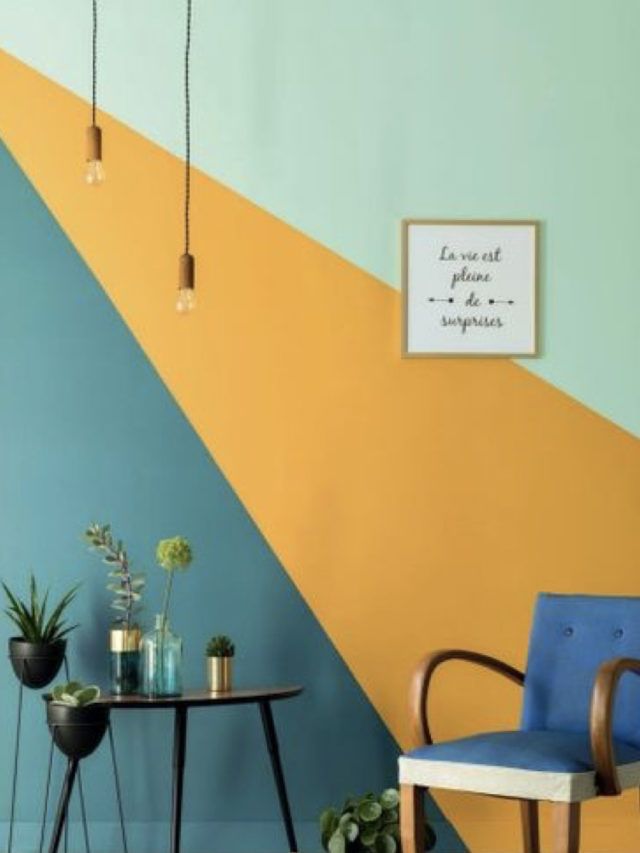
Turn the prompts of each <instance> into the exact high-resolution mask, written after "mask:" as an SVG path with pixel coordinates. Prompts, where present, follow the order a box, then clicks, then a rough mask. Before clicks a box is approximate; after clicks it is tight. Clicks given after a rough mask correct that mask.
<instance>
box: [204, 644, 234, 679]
mask: <svg viewBox="0 0 640 853" xmlns="http://www.w3.org/2000/svg"><path fill="white" fill-rule="evenodd" d="M235 651H236V648H235V646H234V644H233V642H232V640H231V638H230V637H227V636H226V634H218V635H217V636H215V637H211V639H210V640H209V642H208V643H207V678H208V681H209V690H210V692H211V693H225V692H226V691H228V690H231V685H232V681H233V656H234V654H235Z"/></svg>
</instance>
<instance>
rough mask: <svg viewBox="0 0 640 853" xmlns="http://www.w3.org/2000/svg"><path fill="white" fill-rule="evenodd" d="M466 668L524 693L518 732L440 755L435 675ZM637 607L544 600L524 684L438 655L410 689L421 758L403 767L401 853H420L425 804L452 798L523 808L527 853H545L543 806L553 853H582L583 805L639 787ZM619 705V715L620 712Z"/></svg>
mask: <svg viewBox="0 0 640 853" xmlns="http://www.w3.org/2000/svg"><path fill="white" fill-rule="evenodd" d="M448 660H463V661H468V662H470V663H475V664H478V665H480V666H483V667H487V668H488V669H490V670H493V671H495V672H496V673H499V674H501V675H503V676H505V677H507V678H509V679H511V680H512V681H515V682H517V683H519V684H521V685H522V686H523V688H524V696H523V710H522V719H521V723H520V728H519V729H518V730H517V731H508V732H491V733H488V734H479V735H474V736H472V737H466V738H462V739H460V740H454V741H446V742H443V743H438V744H434V743H433V740H432V738H431V732H430V729H429V720H428V714H427V703H428V694H429V686H430V684H431V679H432V676H433V673H434V672H435V670H436V669H437V668H438V667H439V666H440V665H441V664H442V663H444V662H445V661H448ZM628 671H631V672H635V673H640V598H630V597H613V596H589V595H548V594H543V595H540V596H539V598H538V602H537V605H536V611H535V615H534V621H533V629H532V632H531V638H530V643H529V657H528V663H527V671H526V674H524V673H522V672H519V671H518V670H517V669H514V668H513V667H511V666H509V665H508V664H505V663H503V662H502V661H499V660H497V659H496V658H492V657H489V656H488V655H481V654H477V653H474V652H467V651H462V650H459V649H448V650H444V651H439V652H434V653H433V654H430V655H428V656H427V657H426V658H424V660H423V661H421V663H420V664H419V666H418V667H417V669H416V672H415V675H414V677H413V681H412V685H411V700H410V701H411V711H412V714H413V721H414V729H415V735H416V740H417V742H418V744H419V745H418V747H417V749H414V750H413V751H412V752H408V753H406V754H405V755H403V756H401V758H400V762H399V764H400V767H399V771H400V790H401V806H400V810H401V816H400V817H401V836H402V849H403V853H423V851H424V839H423V837H422V835H421V832H422V827H423V826H424V812H423V809H424V792H425V791H426V789H428V788H448V789H450V790H457V791H469V792H476V793H479V794H489V795H491V796H497V797H508V798H511V799H517V800H519V801H520V808H521V816H522V827H523V837H524V850H525V853H539V851H540V841H539V832H538V802H539V801H541V800H546V801H550V802H551V803H553V824H554V828H553V838H554V853H579V847H580V804H581V803H582V802H583V801H584V800H589V799H592V798H594V797H599V796H616V795H618V794H620V792H621V791H622V790H623V789H625V788H637V787H639V786H640V678H636V677H635V675H634V676H632V677H629V678H626V679H625V680H624V681H622V682H621V683H620V684H619V683H618V682H619V681H620V677H621V675H623V673H625V672H628ZM614 699H615V709H614Z"/></svg>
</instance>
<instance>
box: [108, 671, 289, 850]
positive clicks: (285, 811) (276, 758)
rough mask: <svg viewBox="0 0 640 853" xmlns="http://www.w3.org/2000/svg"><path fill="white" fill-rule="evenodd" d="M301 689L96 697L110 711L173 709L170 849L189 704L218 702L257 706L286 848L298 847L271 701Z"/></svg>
mask: <svg viewBox="0 0 640 853" xmlns="http://www.w3.org/2000/svg"><path fill="white" fill-rule="evenodd" d="M300 693H302V687H263V688H256V689H248V690H231V691H229V692H227V693H209V692H208V691H206V690H198V691H190V692H187V693H184V694H183V695H182V696H176V697H171V698H160V697H158V698H147V697H145V696H138V695H132V696H109V695H107V696H102V697H101V698H100V699H99V700H98V701H99V702H101V703H103V704H106V705H108V706H109V707H110V708H111V709H112V710H114V711H120V710H122V711H131V710H137V711H140V710H163V709H164V710H173V712H174V727H173V799H172V809H171V853H180V831H181V826H182V791H183V784H184V768H185V762H186V751H187V723H188V712H189V708H216V707H219V706H221V705H257V706H258V707H259V709H260V717H261V719H262V727H263V729H264V735H265V739H266V742H267V749H268V751H269V758H270V759H271V767H272V770H273V776H274V779H275V783H276V788H277V790H278V799H279V801H280V811H281V813H282V820H283V823H284V828H285V832H286V834H287V841H288V843H289V850H290V851H291V853H295V851H296V850H297V849H298V844H297V841H296V834H295V829H294V826H293V819H292V817H291V808H290V806H289V798H288V796H287V788H286V784H285V778H284V772H283V769H282V761H281V759H280V748H279V746H278V737H277V734H276V727H275V723H274V721H273V713H272V711H271V703H272V702H277V701H280V700H282V699H291V698H293V697H294V696H299V695H300Z"/></svg>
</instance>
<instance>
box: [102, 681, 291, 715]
mask: <svg viewBox="0 0 640 853" xmlns="http://www.w3.org/2000/svg"><path fill="white" fill-rule="evenodd" d="M302 690H303V688H302V687H299V686H297V685H295V686H291V687H254V688H251V687H249V688H242V689H238V690H228V691H226V692H224V693H210V692H209V691H208V690H187V691H185V692H184V693H183V694H182V695H181V696H141V695H139V694H137V693H132V694H129V695H121V696H116V695H113V694H111V693H103V694H102V696H101V697H100V698H99V699H98V700H97V701H98V702H99V703H100V704H102V705H109V707H110V708H114V709H115V708H129V709H135V708H138V709H140V708H202V707H207V706H210V705H247V704H250V703H252V702H253V703H259V702H276V701H277V700H279V699H291V698H292V697H294V696H299V695H300V693H302Z"/></svg>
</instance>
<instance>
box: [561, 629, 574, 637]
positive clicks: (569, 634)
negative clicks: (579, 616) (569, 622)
mask: <svg viewBox="0 0 640 853" xmlns="http://www.w3.org/2000/svg"><path fill="white" fill-rule="evenodd" d="M563 633H564V635H565V637H573V628H565V629H564V631H563Z"/></svg>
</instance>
